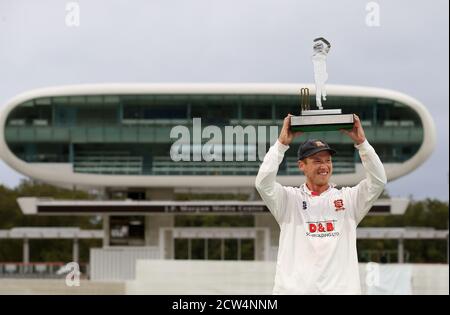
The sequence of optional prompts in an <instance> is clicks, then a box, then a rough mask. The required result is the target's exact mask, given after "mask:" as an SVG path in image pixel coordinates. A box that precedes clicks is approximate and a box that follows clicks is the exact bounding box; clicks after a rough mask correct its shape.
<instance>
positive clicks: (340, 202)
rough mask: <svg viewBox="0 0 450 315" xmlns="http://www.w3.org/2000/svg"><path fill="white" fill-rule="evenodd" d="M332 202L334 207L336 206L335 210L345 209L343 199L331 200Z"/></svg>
mask: <svg viewBox="0 0 450 315" xmlns="http://www.w3.org/2000/svg"><path fill="white" fill-rule="evenodd" d="M333 203H334V207H335V208H336V209H335V210H336V211H343V210H345V207H344V200H342V199H337V200H335V201H333Z"/></svg>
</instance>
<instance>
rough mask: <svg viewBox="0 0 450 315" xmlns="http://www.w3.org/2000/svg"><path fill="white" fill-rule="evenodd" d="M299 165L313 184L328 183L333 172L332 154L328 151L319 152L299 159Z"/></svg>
mask: <svg viewBox="0 0 450 315" xmlns="http://www.w3.org/2000/svg"><path fill="white" fill-rule="evenodd" d="M298 167H299V169H300V170H302V171H303V173H305V176H306V177H307V178H308V179H309V181H310V182H311V183H312V184H314V185H318V186H323V185H327V184H328V181H329V179H330V177H331V174H332V172H333V163H332V162H331V154H330V152H328V151H322V152H318V153H316V154H314V155H311V156H309V157H307V158H305V159H304V160H301V161H299V162H298Z"/></svg>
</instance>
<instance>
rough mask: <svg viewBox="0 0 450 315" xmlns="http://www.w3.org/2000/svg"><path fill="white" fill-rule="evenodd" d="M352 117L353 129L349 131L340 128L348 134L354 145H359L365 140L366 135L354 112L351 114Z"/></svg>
mask: <svg viewBox="0 0 450 315" xmlns="http://www.w3.org/2000/svg"><path fill="white" fill-rule="evenodd" d="M353 117H354V121H355V122H354V124H353V129H352V130H350V131H348V130H345V129H341V132H343V133H345V134H346V135H347V136H349V137H350V138H351V139H352V140H353V142H354V143H355V144H356V145H359V144H361V143H363V142H364V141H365V140H366V135H365V134H364V129H363V127H362V125H361V120H359V117H358V116H357V115H355V114H353Z"/></svg>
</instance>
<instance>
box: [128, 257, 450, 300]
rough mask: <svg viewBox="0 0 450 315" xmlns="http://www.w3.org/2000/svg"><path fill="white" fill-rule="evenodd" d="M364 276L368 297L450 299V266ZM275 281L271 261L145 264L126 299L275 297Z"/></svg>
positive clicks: (382, 268) (364, 269)
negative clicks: (143, 296)
mask: <svg viewBox="0 0 450 315" xmlns="http://www.w3.org/2000/svg"><path fill="white" fill-rule="evenodd" d="M374 271H376V272H378V273H379V275H378V277H373V272H374ZM369 273H372V274H371V275H370V274H369ZM360 275H361V286H362V291H363V293H364V294H449V282H448V279H449V278H448V276H449V266H448V265H434V264H383V265H378V264H371V265H368V264H360ZM274 276H275V262H269V261H192V260H139V261H138V262H137V266H136V279H135V280H133V281H128V282H127V283H126V293H127V294H271V293H272V287H273V280H274ZM370 282H372V283H371V284H370ZM377 282H378V283H377ZM368 284H369V286H368Z"/></svg>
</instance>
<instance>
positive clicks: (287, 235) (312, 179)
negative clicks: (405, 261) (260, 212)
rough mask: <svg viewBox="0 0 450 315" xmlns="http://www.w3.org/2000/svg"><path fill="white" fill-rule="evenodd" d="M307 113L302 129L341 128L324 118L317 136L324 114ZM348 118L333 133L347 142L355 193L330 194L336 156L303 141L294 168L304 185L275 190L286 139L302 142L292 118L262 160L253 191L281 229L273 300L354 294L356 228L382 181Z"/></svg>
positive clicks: (362, 137) (381, 170)
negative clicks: (355, 170) (357, 163)
mask: <svg viewBox="0 0 450 315" xmlns="http://www.w3.org/2000/svg"><path fill="white" fill-rule="evenodd" d="M322 96H324V95H322ZM314 112H315V113H314V114H313V115H314V116H317V119H318V120H316V123H317V124H316V125H313V124H311V121H309V122H308V128H309V127H311V126H313V127H317V128H318V129H313V130H320V129H321V128H323V129H322V130H330V129H329V126H330V125H333V128H336V126H338V127H342V124H341V122H339V123H334V122H333V120H332V118H333V117H332V118H327V120H326V125H327V126H325V128H324V124H321V122H320V119H322V118H323V117H321V115H324V114H322V113H317V112H320V109H319V110H315V111H314ZM303 114H305V111H304V110H303V111H302V115H303ZM306 115H308V113H307V114H306ZM327 116H339V114H336V113H333V114H331V115H328V114H327ZM351 117H352V121H353V123H352V125H351V126H350V127H346V126H345V128H341V129H339V130H341V132H343V133H344V134H346V135H347V136H348V137H349V138H350V139H352V141H353V142H354V145H355V148H356V149H358V151H359V155H360V157H361V161H362V164H363V167H364V169H365V172H366V178H365V179H364V180H362V181H361V182H360V183H359V184H358V185H356V186H354V187H343V188H341V189H337V188H335V186H334V185H333V184H331V183H330V182H329V180H330V177H331V175H332V172H333V163H332V156H333V155H334V154H336V151H335V150H333V149H332V148H331V147H330V146H329V145H328V144H327V143H326V142H325V141H321V140H316V139H314V140H306V141H305V142H303V143H302V144H301V145H300V148H299V150H298V167H299V170H300V171H302V172H303V173H304V174H305V177H306V182H305V183H304V184H302V185H301V186H300V187H298V188H296V187H286V186H282V185H281V184H279V183H277V182H276V175H277V172H278V166H279V164H280V163H281V162H282V160H283V157H284V153H285V152H286V151H287V150H288V149H289V145H290V144H291V143H292V141H293V139H294V138H295V137H297V136H300V135H302V134H303V131H302V128H304V126H303V125H302V122H298V123H299V124H298V128H293V126H292V122H293V119H294V118H295V116H292V115H291V114H289V115H288V116H286V118H285V119H284V122H283V128H282V130H281V132H280V135H279V138H278V140H277V142H276V143H275V144H274V145H273V146H272V147H271V148H270V149H269V151H268V152H267V154H266V156H265V157H264V161H263V163H262V164H261V167H260V169H259V172H258V175H257V177H256V181H255V186H256V189H257V190H258V192H259V194H260V195H261V197H262V199H263V201H264V202H265V203H266V205H267V207H268V208H269V210H270V212H271V213H272V215H273V216H274V217H275V219H276V220H277V222H278V224H279V225H280V229H281V232H280V240H279V249H278V259H277V267H276V276H275V285H274V289H273V293H274V294H361V287H360V277H359V269H358V256H357V250H356V227H357V225H358V224H359V223H360V222H361V220H362V219H363V218H364V216H365V215H366V214H367V213H368V211H369V210H370V208H371V207H372V205H373V204H374V202H375V201H376V200H377V199H378V197H379V196H380V195H381V193H382V192H383V189H384V187H385V184H386V182H387V180H386V174H385V170H384V167H383V164H382V163H381V161H380V159H379V157H378V155H377V154H376V152H375V150H374V149H373V147H372V146H371V145H370V144H369V142H368V141H367V139H366V137H365V133H364V129H363V127H362V125H361V121H360V119H359V118H358V116H356V115H351ZM348 123H349V122H347V123H346V124H348ZM338 127H337V128H338ZM299 184H300V183H299Z"/></svg>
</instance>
